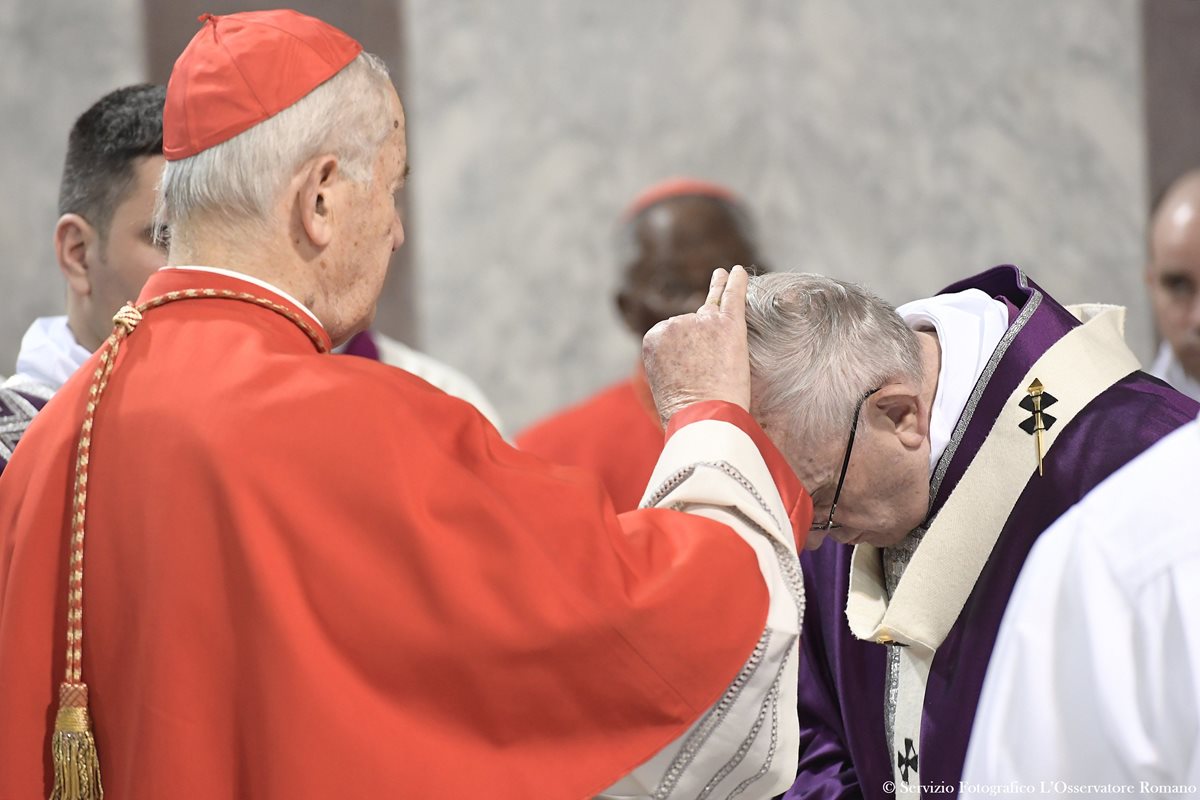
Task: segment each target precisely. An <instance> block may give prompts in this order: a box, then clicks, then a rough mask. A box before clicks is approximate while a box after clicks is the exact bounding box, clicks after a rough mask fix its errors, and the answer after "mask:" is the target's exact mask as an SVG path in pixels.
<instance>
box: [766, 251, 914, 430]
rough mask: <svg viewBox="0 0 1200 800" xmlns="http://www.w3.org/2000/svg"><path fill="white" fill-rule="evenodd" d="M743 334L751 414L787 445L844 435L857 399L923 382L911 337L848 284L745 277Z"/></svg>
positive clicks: (892, 315)
mask: <svg viewBox="0 0 1200 800" xmlns="http://www.w3.org/2000/svg"><path fill="white" fill-rule="evenodd" d="M746 326H747V332H748V337H749V345H750V371H751V376H752V378H753V387H754V403H753V405H754V411H755V414H756V415H757V416H758V417H759V418H760V419H767V420H771V425H772V427H777V428H779V429H780V434H781V436H782V437H783V439H784V441H787V442H789V443H792V444H797V445H813V444H822V443H824V442H826V441H829V440H830V439H831V438H832V437H835V436H838V435H848V434H849V430H850V422H851V418H852V417H853V415H854V405H855V403H857V402H858V400H859V398H861V397H862V396H863V395H864V394H865V393H867V392H869V391H870V390H872V389H876V388H879V387H881V386H884V385H886V384H887V383H890V382H894V381H896V380H904V379H907V380H911V381H913V382H915V384H916V385H917V386H920V385H921V383H922V381H923V371H922V368H921V350H920V345H919V344H918V341H917V336H916V334H915V333H914V332H913V331H912V330H910V329H909V327H908V326H907V325H905V324H904V320H902V319H901V318H900V315H899V314H897V313H896V311H895V309H894V308H892V307H891V306H889V305H888V304H887V303H885V302H884V301H882V300H880V299H879V298H878V297H876V296H875V295H873V294H871V293H870V292H868V291H867V290H866V289H864V288H863V287H861V286H858V285H856V284H853V283H846V282H843V281H839V280H834V279H833V278H826V277H824V276H822V275H812V274H802V273H795V272H791V273H787V272H784V273H777V274H773V275H762V276H757V277H753V278H751V279H750V286H749V291H748V293H747V297H746Z"/></svg>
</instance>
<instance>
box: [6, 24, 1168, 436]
mask: <svg viewBox="0 0 1200 800" xmlns="http://www.w3.org/2000/svg"><path fill="white" fill-rule="evenodd" d="M146 1H147V2H158V1H159V0H146ZM140 20H141V12H140V3H138V2H137V1H136V0H96V1H95V2H88V0H42V2H32V0H0V45H3V46H0V75H2V77H0V80H2V81H3V89H2V91H0V137H2V140H3V141H4V143H5V145H6V147H7V151H8V153H7V157H6V158H5V159H0V163H2V164H3V166H2V167H0V169H2V170H4V172H3V173H0V175H2V176H3V177H4V178H6V179H7V180H6V181H5V183H4V185H5V186H6V187H7V188H8V189H9V190H10V191H8V192H6V193H5V195H4V196H3V197H2V198H0V246H2V247H3V251H4V257H5V259H6V260H7V265H8V266H7V268H5V269H3V270H0V297H4V298H5V300H4V304H3V306H2V307H3V309H4V314H3V315H0V373H7V372H9V371H11V366H10V365H11V363H12V358H13V356H14V355H15V351H16V345H17V341H18V339H19V336H20V333H21V332H22V331H23V330H24V328H25V326H26V325H27V324H28V321H29V319H30V318H31V317H32V316H34V315H36V314H39V313H49V312H52V311H54V310H55V309H57V307H58V305H59V303H60V302H61V299H60V295H61V288H60V287H61V284H60V282H59V279H58V277H57V272H56V270H55V267H54V263H53V254H52V252H51V249H50V231H51V228H52V225H53V221H54V196H55V192H56V190H57V178H58V170H59V168H60V163H61V157H62V149H63V147H64V145H65V138H66V131H67V129H68V127H69V125H70V122H71V120H72V119H73V117H74V116H75V114H77V113H78V112H79V111H80V110H82V109H83V108H84V107H86V105H87V104H88V103H90V102H91V101H92V100H93V99H95V98H96V97H98V96H99V95H100V94H102V93H103V92H104V91H107V90H108V89H110V88H112V87H113V86H116V85H119V84H121V83H127V82H131V81H134V80H139V79H142V78H143V74H144V71H145V68H144V65H143V64H142V63H141V61H142V55H141V54H142V53H143V51H144V47H143V44H142V41H141V39H140V37H141V36H142V34H141V26H140ZM404 28H405V36H406V40H405V42H404V47H405V48H406V50H407V53H408V67H407V76H406V77H407V84H408V88H407V91H406V96H405V100H406V103H407V106H408V112H409V124H410V139H411V147H412V151H411V156H412V161H413V178H412V184H411V194H410V198H409V199H410V202H411V204H412V211H413V220H414V226H415V228H416V229H415V231H414V237H413V238H414V240H415V245H416V247H415V249H414V251H413V253H412V257H413V261H414V266H415V270H416V275H417V282H416V287H417V291H418V305H419V306H420V337H419V344H420V345H421V346H422V347H423V348H424V349H426V350H428V351H430V352H431V353H433V354H434V355H436V356H439V357H441V358H443V359H445V360H447V361H449V362H450V363H452V364H454V365H456V366H458V367H460V368H462V369H464V370H465V371H466V372H468V373H469V374H472V375H473V376H475V377H476V378H477V379H478V381H479V383H480V384H481V385H482V386H483V387H484V389H485V390H486V391H487V392H488V393H489V394H490V395H491V397H492V399H493V400H494V401H495V403H496V405H497V406H498V407H499V408H500V410H501V412H502V414H503V415H504V416H505V417H506V419H507V421H508V423H509V428H510V429H512V430H516V429H519V428H520V427H522V426H523V425H524V424H526V423H528V422H530V421H532V420H533V419H535V418H537V417H538V416H541V415H543V414H545V413H547V412H549V411H551V410H553V409H554V408H556V407H558V406H560V405H561V404H563V403H565V402H569V401H573V400H576V399H579V398H582V397H583V396H585V395H586V394H588V393H589V392H590V391H592V390H593V389H596V388H598V387H600V386H601V385H603V384H605V383H607V382H609V381H612V380H615V379H617V378H619V377H621V376H623V375H624V374H625V373H627V372H628V371H629V370H630V369H631V368H632V365H633V363H634V360H635V358H636V354H637V345H636V342H634V341H632V340H631V339H630V338H629V337H628V336H627V335H626V334H625V332H624V331H623V330H622V328H621V326H620V324H619V322H618V320H617V318H616V315H615V314H614V313H613V311H612V303H611V300H610V295H611V291H612V287H613V283H614V276H615V270H616V264H615V260H614V254H613V246H612V245H613V232H614V227H613V223H614V220H615V219H616V217H617V216H618V215H619V213H620V211H621V209H622V208H623V206H624V205H625V204H626V203H627V202H628V200H629V199H630V198H631V197H632V196H633V195H634V194H635V193H636V192H637V191H638V190H639V189H640V188H641V187H642V186H643V185H645V184H646V183H648V182H651V181H654V180H657V179H659V178H661V177H664V176H668V175H672V174H680V173H687V174H694V175H699V176H703V177H708V178H712V179H715V180H718V181H722V182H725V183H727V184H728V185H730V186H731V187H733V188H734V189H736V190H737V191H739V192H741V193H742V194H743V195H744V196H745V197H746V198H747V200H748V202H749V203H750V204H751V205H752V206H753V207H754V208H755V209H756V210H757V211H758V214H759V222H760V228H761V231H762V233H763V238H764V242H765V248H764V249H765V252H766V253H767V254H768V256H769V258H770V260H771V262H772V263H773V265H774V266H775V267H776V268H777V269H807V270H817V271H825V272H828V273H830V274H834V275H837V276H840V277H846V278H850V279H854V280H860V281H863V282H865V283H868V284H869V285H871V286H873V287H875V288H876V289H877V290H878V291H879V292H880V293H881V294H882V295H884V296H885V297H887V298H888V299H890V300H892V301H894V302H902V301H904V300H907V299H911V298H912V297H915V296H919V295H922V294H927V293H931V292H933V291H936V290H937V289H938V288H940V287H941V286H942V285H944V284H945V283H948V282H949V281H951V280H954V279H956V278H959V277H962V276H964V275H966V274H969V273H973V272H976V271H979V270H982V269H984V268H986V267H988V266H991V265H993V264H995V263H1000V262H1015V263H1019V264H1021V265H1023V266H1025V267H1026V268H1027V269H1028V270H1029V271H1030V272H1031V273H1032V274H1033V275H1034V277H1035V278H1036V279H1037V280H1039V281H1040V282H1041V283H1042V284H1043V285H1044V286H1046V287H1047V288H1048V289H1049V290H1050V291H1052V292H1054V293H1056V294H1058V295H1060V296H1061V298H1062V299H1064V300H1079V299H1085V298H1086V299H1095V300H1107V301H1112V302H1124V303H1127V304H1129V305H1130V306H1131V312H1132V317H1131V320H1130V325H1129V329H1130V334H1131V338H1132V339H1133V340H1134V344H1135V346H1136V348H1137V349H1138V351H1139V354H1140V355H1143V356H1146V355H1148V353H1149V350H1150V342H1149V320H1148V315H1147V312H1146V309H1145V304H1144V302H1143V296H1142V289H1141V285H1140V282H1139V277H1138V274H1139V269H1140V265H1141V261H1142V229H1143V213H1144V208H1145V192H1144V188H1143V187H1144V183H1145V164H1144V161H1145V158H1144V153H1143V151H1144V147H1145V137H1144V133H1143V123H1142V89H1141V67H1140V64H1141V53H1140V27H1139V17H1138V6H1137V4H1135V3H1132V2H1129V0H1056V1H1055V2H1053V3H1047V2H1044V0H1007V2H1004V3H996V2H994V1H993V0H961V1H959V2H951V0H909V2H906V3H903V4H899V3H888V2H885V1H884V0H743V2H737V3H733V2H728V0H694V1H693V2H687V3H684V2H678V1H677V2H669V3H668V2H657V3H647V2H642V1H641V0H609V1H608V2H605V3H584V2H577V3H550V2H535V0H511V2H507V3H484V2H480V0H406V2H405V13H404ZM351 32H352V33H353V31H351ZM14 187H17V188H16V190H15V191H14Z"/></svg>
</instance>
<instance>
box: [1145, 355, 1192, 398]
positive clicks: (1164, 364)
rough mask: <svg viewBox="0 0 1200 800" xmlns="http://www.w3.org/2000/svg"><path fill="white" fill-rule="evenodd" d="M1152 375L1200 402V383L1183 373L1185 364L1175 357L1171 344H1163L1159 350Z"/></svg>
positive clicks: (1151, 370)
mask: <svg viewBox="0 0 1200 800" xmlns="http://www.w3.org/2000/svg"><path fill="white" fill-rule="evenodd" d="M1150 374H1151V375H1153V376H1154V377H1156V378H1160V379H1162V380H1164V381H1166V382H1167V383H1169V384H1171V385H1172V386H1174V387H1175V388H1176V389H1178V390H1179V391H1181V392H1183V393H1184V394H1186V395H1187V396H1188V397H1190V398H1192V399H1193V400H1200V381H1198V380H1196V379H1195V378H1193V377H1192V376H1191V375H1188V374H1187V373H1186V372H1184V371H1183V364H1180V363H1179V359H1178V358H1176V357H1175V351H1174V350H1172V349H1171V343H1170V342H1163V343H1162V346H1161V347H1159V348H1158V356H1157V357H1156V358H1155V359H1154V366H1153V367H1151V368H1150Z"/></svg>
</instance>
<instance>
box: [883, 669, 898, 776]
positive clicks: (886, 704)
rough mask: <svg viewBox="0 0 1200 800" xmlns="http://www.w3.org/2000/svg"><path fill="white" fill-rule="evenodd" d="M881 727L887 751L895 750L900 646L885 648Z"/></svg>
mask: <svg viewBox="0 0 1200 800" xmlns="http://www.w3.org/2000/svg"><path fill="white" fill-rule="evenodd" d="M884 695H885V696H884V701H883V728H884V731H885V733H886V735H887V746H888V752H895V750H896V731H895V728H896V706H897V705H898V704H899V702H900V648H899V647H889V648H888V649H887V688H886V689H885V691H884Z"/></svg>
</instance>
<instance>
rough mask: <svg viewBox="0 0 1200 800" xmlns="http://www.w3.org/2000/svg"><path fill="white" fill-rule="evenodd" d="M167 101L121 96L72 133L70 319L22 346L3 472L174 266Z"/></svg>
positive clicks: (142, 90) (127, 90)
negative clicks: (168, 213)
mask: <svg viewBox="0 0 1200 800" xmlns="http://www.w3.org/2000/svg"><path fill="white" fill-rule="evenodd" d="M165 96H166V89H164V88H163V87H162V86H151V85H149V84H139V85H136V86H127V87H124V88H121V89H117V90H115V91H113V92H110V93H108V94H106V95H105V96H104V97H102V98H100V99H99V100H98V101H96V103H95V104H94V105H93V106H92V107H91V108H89V109H88V110H87V111H85V112H84V113H83V114H82V115H81V116H80V117H79V119H77V120H76V121H75V124H74V125H73V126H72V128H71V133H70V136H69V137H68V139H67V156H66V160H65V163H64V164H63V172H62V180H61V183H60V185H59V193H58V213H59V215H60V216H59V218H58V224H57V225H56V226H55V228H54V253H55V255H56V256H57V257H58V267H59V269H60V270H62V274H63V277H64V278H66V282H67V313H66V314H65V315H62V316H55V317H42V318H40V319H38V320H36V321H35V322H34V323H33V324H32V325H31V326H30V327H29V330H28V331H26V333H25V336H24V338H22V340H21V349H20V352H19V353H18V355H17V365H16V373H15V374H14V375H13V376H12V377H11V378H9V379H8V380H7V381H6V382H5V384H4V388H5V389H7V390H8V391H9V392H10V393H11V394H9V395H8V401H7V402H5V400H3V399H0V470H3V468H4V465H5V464H6V463H7V461H8V458H9V457H10V456H11V455H12V448H13V447H15V446H16V444H17V442H18V441H19V440H20V438H21V436H22V434H23V433H24V431H25V429H26V428H27V427H29V423H30V422H31V421H32V420H33V415H34V414H35V413H37V411H38V410H39V409H40V408H41V407H42V406H43V405H45V404H46V401H48V400H49V399H50V398H51V397H52V396H53V395H54V393H55V392H57V391H58V390H59V388H60V387H61V386H62V385H63V384H64V383H66V381H67V379H68V378H70V377H71V375H73V374H74V373H75V370H77V369H79V367H80V366H81V365H82V364H83V362H85V361H87V359H88V358H89V357H90V356H91V355H92V351H94V350H95V349H96V348H97V347H99V346H100V344H101V342H103V341H104V340H105V339H106V338H107V337H108V334H109V333H110V331H111V329H112V318H113V314H115V313H117V309H119V308H120V307H121V305H122V304H123V303H125V302H127V301H128V300H130V299H132V298H135V297H137V296H138V293H139V292H140V291H141V289H142V284H144V283H145V282H146V279H147V278H149V277H150V275H151V274H153V273H154V271H155V270H157V269H159V268H160V267H162V266H163V265H164V264H166V263H167V254H166V250H165V249H164V248H163V247H162V246H161V245H159V244H156V242H155V235H154V234H155V231H154V202H155V199H154V193H155V188H156V187H157V186H158V177H159V175H160V174H161V173H162V167H163V156H162V146H163V134H162V110H163V100H164V98H165Z"/></svg>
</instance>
